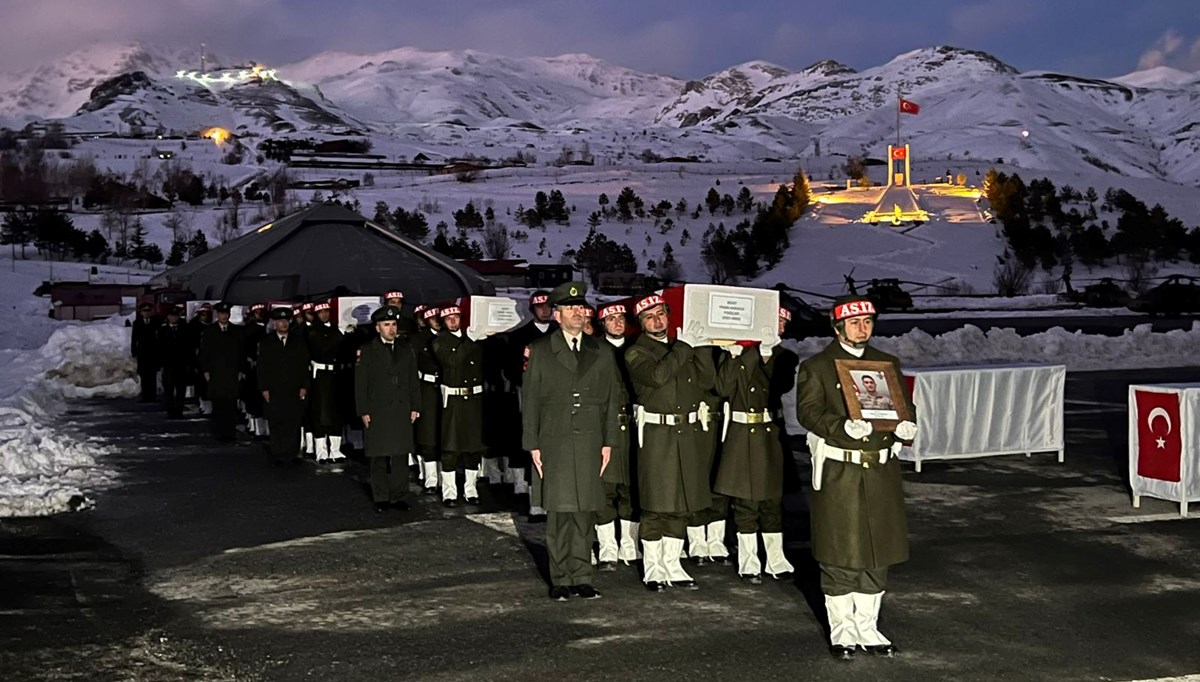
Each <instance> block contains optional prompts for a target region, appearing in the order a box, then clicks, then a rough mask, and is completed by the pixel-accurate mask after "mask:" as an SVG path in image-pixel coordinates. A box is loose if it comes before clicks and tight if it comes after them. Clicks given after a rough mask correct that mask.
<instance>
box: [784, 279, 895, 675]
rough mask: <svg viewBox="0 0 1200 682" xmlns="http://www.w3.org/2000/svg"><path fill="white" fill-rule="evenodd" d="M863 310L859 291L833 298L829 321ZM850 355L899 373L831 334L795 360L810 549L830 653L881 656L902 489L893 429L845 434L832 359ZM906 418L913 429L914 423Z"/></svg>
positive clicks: (866, 306)
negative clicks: (882, 614)
mask: <svg viewBox="0 0 1200 682" xmlns="http://www.w3.org/2000/svg"><path fill="white" fill-rule="evenodd" d="M864 315H870V316H872V317H873V316H874V315H875V309H874V306H873V305H871V304H870V302H869V301H866V299H863V298H862V297H857V296H850V297H843V298H841V299H838V300H837V301H835V302H834V307H833V311H832V316H833V319H834V321H835V324H836V323H839V322H840V323H841V324H845V320H847V319H850V318H852V317H860V316H864ZM852 351H853V352H852ZM856 359H861V360H869V361H881V362H888V363H891V364H892V365H894V366H895V368H896V373H897V376H900V363H899V360H897V359H896V358H895V357H893V356H891V355H888V354H886V353H883V352H881V351H878V350H875V349H874V348H871V347H869V346H864V347H862V348H852V347H847V346H846V345H844V344H843V343H842V342H841V341H840V340H835V341H833V342H832V343H830V344H829V345H828V346H827V347H826V348H825V349H824V350H822V351H821V352H819V353H817V354H816V355H814V356H812V357H810V358H808V359H807V360H805V361H804V362H803V363H801V365H800V372H799V377H798V382H799V386H798V395H797V398H796V417H797V419H798V420H799V422H800V424H801V425H803V426H804V428H805V429H807V430H808V432H809V436H808V438H809V448H810V450H811V451H812V453H813V492H812V496H811V503H810V508H811V512H812V513H811V519H812V552H813V557H814V558H815V559H816V560H817V562H818V563H819V564H820V566H821V588H822V591H823V592H824V593H825V603H826V610H827V611H828V613H829V622H830V627H831V633H830V639H831V642H832V646H831V651H832V652H833V654H834V656H836V657H839V658H843V659H844V658H848V657H850V656H852V655H853V651H854V649H855V647H856V646H861V647H863V648H865V649H867V650H868V651H871V652H872V653H880V654H883V655H891V653H892V652H894V650H895V649H894V647H892V645H891V642H890V641H888V640H887V638H885V637H883V635H882V634H880V633H879V631H878V627H877V624H878V617H879V606H880V601H881V599H882V595H883V591H884V589H885V587H886V582H887V570H888V567H889V566H891V565H893V564H898V563H901V562H903V561H906V560H907V559H908V526H907V523H906V520H905V510H904V490H903V486H902V481H901V472H900V462H899V460H898V458H897V457H896V456H895V455H896V454H897V453H898V452H899V447H900V442H899V441H898V440H897V437H896V435H893V434H892V433H887V432H879V431H874V430H870V432H869V433H867V434H866V435H861V436H858V437H855V436H852V435H850V431H851V430H854V429H855V427H856V425H855V424H854V423H853V422H851V421H850V418H849V410H848V409H847V407H846V403H845V400H844V398H843V394H842V386H841V383H840V380H839V378H838V374H837V367H836V361H837V360H856ZM904 399H905V400H906V401H907V400H909V398H908V396H904ZM909 403H910V404H909V409H910V414H913V415H915V414H916V412H915V410H913V408H912V405H911V401H909ZM906 423H907V424H909V425H910V426H911V433H912V434H913V435H915V430H916V427H915V426H914V425H912V422H906ZM860 424H861V423H860ZM897 430H898V431H899V430H900V427H897Z"/></svg>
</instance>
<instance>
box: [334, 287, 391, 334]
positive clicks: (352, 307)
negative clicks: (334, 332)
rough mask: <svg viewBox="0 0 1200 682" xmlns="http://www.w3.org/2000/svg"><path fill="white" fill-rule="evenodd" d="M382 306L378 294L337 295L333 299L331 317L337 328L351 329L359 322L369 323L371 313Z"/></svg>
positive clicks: (381, 300)
mask: <svg viewBox="0 0 1200 682" xmlns="http://www.w3.org/2000/svg"><path fill="white" fill-rule="evenodd" d="M382 307H383V299H382V298H380V297H378V296H339V297H338V298H335V299H334V300H333V308H334V309H333V319H335V320H337V326H338V329H340V330H342V331H343V332H345V331H351V330H353V329H355V328H357V327H358V325H360V324H370V323H371V313H373V312H375V311H376V310H379V309H380V308H382Z"/></svg>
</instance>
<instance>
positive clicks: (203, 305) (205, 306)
mask: <svg viewBox="0 0 1200 682" xmlns="http://www.w3.org/2000/svg"><path fill="white" fill-rule="evenodd" d="M197 310H207V311H208V312H212V304H211V303H201V304H200V307H199V308H197Z"/></svg>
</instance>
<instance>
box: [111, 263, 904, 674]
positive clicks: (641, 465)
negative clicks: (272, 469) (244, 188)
mask: <svg viewBox="0 0 1200 682" xmlns="http://www.w3.org/2000/svg"><path fill="white" fill-rule="evenodd" d="M586 296H587V285H586V284H583V283H581V282H568V283H565V284H562V285H560V286H558V287H556V288H555V289H554V290H553V291H538V292H535V293H534V294H533V295H532V296H531V297H530V299H529V310H530V313H531V315H532V319H531V320H530V321H529V322H528V323H526V324H525V325H523V326H520V327H517V328H515V329H513V330H512V331H509V332H507V333H504V334H497V335H494V336H492V337H489V338H484V339H474V338H471V336H469V335H468V334H467V333H466V329H465V328H464V316H463V309H462V308H461V307H460V303H459V302H447V303H438V304H427V305H421V306H417V307H416V308H414V309H412V312H411V313H410V312H406V311H405V308H404V305H405V304H404V295H403V292H401V291H400V290H391V291H388V292H386V295H385V296H383V297H381V298H383V299H384V300H385V301H386V303H385V304H384V305H383V307H381V308H379V309H378V310H376V311H375V312H374V313H373V314H372V316H371V324H370V325H357V326H351V327H347V328H345V329H339V328H338V326H337V324H336V323H335V322H334V304H333V303H332V301H318V302H309V303H305V304H303V305H293V304H284V303H273V304H255V305H252V306H249V307H248V308H247V317H246V322H245V324H244V325H235V324H232V323H231V321H230V312H231V307H230V305H229V304H226V303H219V304H216V305H215V306H209V305H208V304H204V305H202V306H200V308H199V309H198V311H197V314H196V316H195V317H194V318H193V319H192V320H190V321H188V320H186V319H185V314H184V308H182V307H180V306H173V307H171V308H170V309H169V310H167V311H166V314H165V319H162V320H160V319H159V318H158V317H156V316H154V315H153V312H154V311H153V309H152V307H151V306H149V305H143V306H139V310H138V316H137V319H136V320H135V321H134V322H133V324H132V326H133V333H132V342H131V354H132V355H133V357H134V358H135V359H136V363H137V370H138V374H139V376H140V378H141V386H142V391H141V400H143V401H154V400H156V386H157V380H158V374H159V372H160V371H161V382H162V387H163V402H164V405H165V408H166V412H167V416H168V418H172V419H175V418H180V417H182V416H183V415H184V403H185V398H186V397H187V396H190V397H192V398H194V399H196V400H197V401H199V403H200V411H201V413H204V414H209V415H210V416H211V421H212V431H213V435H214V436H215V437H216V439H217V440H218V441H220V442H231V441H234V440H236V439H237V432H238V428H239V427H238V409H239V407H240V408H241V410H242V411H243V413H244V416H245V420H246V422H245V426H244V427H243V428H244V430H245V431H246V432H247V433H249V434H252V435H253V436H255V437H258V438H264V439H268V438H269V441H268V447H267V450H268V452H269V453H270V457H271V460H272V461H273V462H274V463H276V464H280V465H282V464H286V463H290V462H297V461H303V460H304V458H305V456H306V455H307V456H308V457H309V458H310V459H312V460H314V461H315V462H316V463H317V464H320V465H325V464H327V463H335V462H340V461H343V460H345V459H346V454H352V455H353V454H361V455H362V456H364V457H365V459H366V461H367V462H369V466H368V470H369V472H370V484H371V485H370V488H371V495H372V500H373V502H374V508H375V511H377V512H380V513H383V512H386V511H389V510H401V511H403V510H408V509H410V508H411V505H410V503H409V501H408V500H407V497H408V494H409V479H410V473H409V472H410V466H412V467H413V469H414V470H415V472H416V478H417V479H418V481H419V482H420V489H421V490H422V491H423V493H424V494H425V495H427V496H431V497H439V498H440V501H441V503H442V504H443V505H444V506H446V507H456V506H458V505H459V504H460V501H461V503H463V504H466V505H468V507H473V506H475V505H478V504H480V493H479V489H480V485H481V484H483V483H487V484H489V485H492V486H495V487H496V488H499V487H500V486H502V485H511V486H512V488H511V491H512V492H511V494H512V495H513V496H514V497H513V498H511V499H514V500H520V499H521V498H522V496H524V495H526V494H528V495H529V499H528V506H527V507H523V506H520V505H518V508H521V509H526V510H527V511H528V514H529V518H530V520H533V521H536V520H542V519H543V518H544V520H545V522H546V548H547V552H548V554H549V559H550V561H549V568H550V575H549V582H550V597H551V598H552V599H554V600H556V601H566V600H569V599H571V598H582V599H596V598H599V597H600V596H601V595H600V591H599V590H598V589H597V588H596V586H595V582H596V580H595V578H596V572H597V571H598V572H601V573H610V572H617V571H622V570H627V569H628V568H629V567H632V566H636V565H638V564H640V569H641V575H640V577H641V580H642V583H643V585H644V586H645V588H646V589H647V590H649V591H652V592H659V593H661V592H666V591H669V590H672V589H675V588H683V589H699V587H700V583H699V581H697V580H696V578H695V577H694V576H693V575H692V574H691V573H689V572H688V569H685V568H684V565H683V560H684V559H690V562H689V564H688V565H689V567H696V568H699V567H702V566H703V565H705V564H706V563H712V564H718V565H736V572H737V575H738V577H739V578H740V579H741V580H742V581H743V582H744V583H746V584H748V585H760V584H761V583H762V582H763V577H764V574H765V575H766V576H770V577H771V578H773V579H775V580H787V579H790V578H791V577H792V575H793V574H794V572H795V569H794V567H793V565H792V564H791V562H790V561H789V560H788V557H787V556H786V553H785V551H784V539H783V508H782V501H783V496H784V492H785V486H786V485H787V482H788V476H787V472H789V471H790V470H791V469H793V466H792V463H791V459H790V446H789V443H788V442H787V434H786V431H785V429H784V425H783V421H784V420H783V413H782V396H783V395H784V394H786V393H788V392H790V391H791V390H792V388H793V387H796V390H797V400H796V416H797V418H798V420H799V422H800V424H801V425H803V426H804V428H805V429H806V430H807V431H808V446H809V449H810V451H811V452H812V455H813V470H812V482H811V495H810V506H811V524H812V552H813V556H814V558H815V559H816V561H817V563H818V564H819V566H820V581H821V589H822V592H823V593H824V595H825V608H826V611H827V614H828V620H829V625H830V634H829V637H830V652H831V654H832V655H833V656H834V657H835V658H837V659H838V660H843V661H844V660H851V659H852V658H853V657H854V655H855V653H856V652H866V653H868V654H872V655H877V656H892V655H894V654H895V653H896V647H895V645H894V644H893V643H892V642H891V641H890V640H889V639H888V638H887V637H885V636H884V635H883V634H882V633H881V632H880V630H879V613H880V606H881V603H882V599H883V595H884V593H885V590H886V587H887V574H888V568H889V567H890V566H892V565H894V564H897V563H901V562H903V561H905V560H907V558H908V539H907V526H906V522H905V511H904V498H903V490H902V486H901V476H900V465H899V462H898V459H897V456H896V455H897V453H898V452H899V448H900V447H901V445H902V443H905V442H911V441H912V439H913V438H915V436H916V432H917V426H916V423H915V421H914V420H915V417H914V418H913V419H911V420H906V421H902V422H900V423H899V424H898V425H897V426H896V427H895V429H894V431H886V432H885V431H876V430H875V429H874V428H873V426H872V423H871V422H870V421H866V420H859V419H851V418H850V411H849V409H848V407H847V405H846V402H845V400H846V399H845V398H844V396H845V395H846V392H845V391H843V389H842V386H841V383H840V379H839V377H838V372H837V369H836V361H838V360H867V361H876V362H883V363H890V364H891V365H893V366H894V367H895V368H896V371H897V372H898V371H899V361H898V360H897V359H896V358H894V357H892V356H890V355H886V354H884V353H882V352H880V351H878V350H876V349H874V348H872V347H871V346H870V345H869V343H870V340H871V336H872V333H873V331H874V322H875V318H876V312H875V309H874V307H873V306H872V304H871V302H870V301H869V300H867V299H865V298H863V297H859V296H850V297H843V298H842V299H839V300H838V301H836V302H835V304H834V307H833V309H832V310H831V311H830V322H831V325H832V326H833V328H834V331H835V335H836V339H835V340H834V341H833V342H832V343H830V344H829V346H828V347H827V348H825V349H824V350H822V351H821V352H820V353H818V354H816V355H814V356H813V357H811V358H808V359H807V360H805V361H804V362H802V363H799V367H798V371H797V363H798V362H799V359H798V358H797V357H796V356H795V354H792V353H790V352H788V351H786V350H784V349H782V348H780V347H768V346H764V345H760V344H758V343H750V342H739V343H736V344H731V345H724V346H719V347H716V346H699V347H693V346H691V345H689V344H688V343H687V342H685V341H683V340H681V339H679V338H676V336H677V334H672V333H671V332H672V331H675V330H671V329H670V326H671V316H670V312H671V311H670V310H668V306H667V303H666V301H665V300H664V299H663V297H662V296H660V295H658V294H650V295H647V296H644V297H642V298H640V299H637V300H635V301H632V302H631V303H632V305H631V306H628V307H627V305H626V304H624V303H611V304H607V305H602V306H600V307H599V308H598V309H596V308H592V307H591V306H590V305H589V304H588V301H587V298H586ZM214 314H215V319H213V316H214ZM268 318H269V319H268ZM632 319H636V321H637V323H638V326H639V327H640V330H641V333H640V334H638V335H636V336H633V335H632V334H630V333H629V332H630V330H631V329H632V325H631V324H630V323H631V320H632ZM789 320H790V314H789V313H788V311H787V310H786V309H783V308H781V309H780V310H779V332H780V335H781V336H782V334H783V331H784V327H785V326H786V325H787V323H788V321H789ZM861 384H862V387H861V390H858V394H859V396H860V398H861V406H862V407H863V408H864V409H871V408H872V407H874V406H876V403H878V405H879V406H880V409H882V405H883V403H882V399H885V398H886V399H887V400H888V401H889V404H890V401H897V402H898V401H901V400H903V401H907V402H908V403H909V404H908V413H909V414H910V415H914V414H915V410H914V409H913V406H912V405H911V400H910V398H909V396H907V395H901V396H883V395H882V394H878V393H877V389H878V388H880V387H878V386H877V385H876V381H875V380H874V379H873V378H872V377H871V376H867V375H863V377H862V379H861ZM876 396H878V399H877V397H876ZM873 401H875V402H873ZM543 515H544V516H543ZM730 519H732V521H733V526H734V528H733V532H732V534H730V533H728V532H727V521H728V520H730ZM731 540H732V543H730V542H729V541H731ZM733 546H736V548H737V549H736V553H735V557H734V559H735V560H732V561H731V556H730V551H729V548H730V547H733ZM622 566H624V567H626V568H621V567H622ZM693 570H695V569H693ZM697 575H699V574H698V573H697Z"/></svg>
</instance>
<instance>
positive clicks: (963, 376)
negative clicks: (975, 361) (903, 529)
mask: <svg viewBox="0 0 1200 682" xmlns="http://www.w3.org/2000/svg"><path fill="white" fill-rule="evenodd" d="M904 373H905V375H908V376H912V377H914V378H915V383H914V386H913V402H914V404H915V405H916V408H917V426H918V431H917V438H916V440H915V441H914V442H913V445H912V447H911V448H904V450H902V451H901V453H900V456H901V458H903V459H907V460H910V461H915V460H921V459H939V458H951V457H971V456H986V455H1002V454H1014V453H1021V452H1025V453H1032V452H1050V451H1058V450H1062V449H1063V390H1064V388H1065V384H1066V377H1067V368H1066V366H1065V365H1005V366H984V367H945V368H940V367H930V368H921V369H905V370H904Z"/></svg>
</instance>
